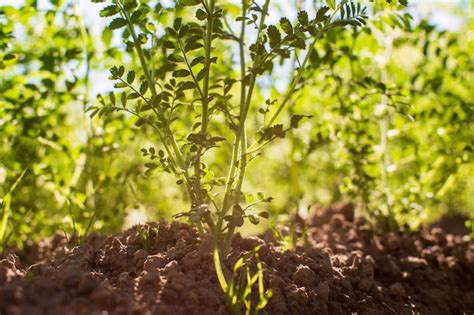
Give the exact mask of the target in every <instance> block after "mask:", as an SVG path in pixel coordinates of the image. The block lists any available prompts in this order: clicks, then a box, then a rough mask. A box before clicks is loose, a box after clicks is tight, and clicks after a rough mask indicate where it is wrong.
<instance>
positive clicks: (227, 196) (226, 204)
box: [217, 0, 270, 230]
mask: <svg viewBox="0 0 474 315" xmlns="http://www.w3.org/2000/svg"><path fill="white" fill-rule="evenodd" d="M269 5H270V0H266V1H265V4H264V5H263V8H262V15H261V18H260V25H259V28H258V33H257V36H258V37H257V43H260V42H261V40H262V33H263V28H264V26H265V18H266V16H267V14H268V7H269ZM259 60H260V58H259V56H256V58H255V60H254V63H253V66H252V70H251V74H250V82H249V87H248V91H247V95H245V98H244V99H245V102H244V103H243V101H242V99H241V104H244V105H243V106H242V105H241V109H240V118H239V127H238V128H237V132H236V134H235V138H234V143H233V145H232V158H231V163H230V166H229V173H228V176H227V181H226V186H225V192H224V200H223V202H222V209H221V210H222V211H221V213H220V215H219V219H218V221H217V228H218V229H219V230H220V229H221V228H222V223H223V219H224V216H225V215H226V213H227V212H228V211H229V208H230V206H231V199H232V193H233V186H234V181H235V174H236V172H237V169H238V165H237V161H238V155H239V151H240V140H241V138H242V133H243V132H244V129H245V120H246V118H247V113H248V110H249V107H250V103H251V100H252V93H253V89H254V87H255V82H256V79H257V66H258V64H259Z"/></svg>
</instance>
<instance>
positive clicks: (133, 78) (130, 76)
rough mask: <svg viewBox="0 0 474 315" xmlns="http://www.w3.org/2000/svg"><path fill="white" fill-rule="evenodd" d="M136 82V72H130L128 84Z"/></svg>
mask: <svg viewBox="0 0 474 315" xmlns="http://www.w3.org/2000/svg"><path fill="white" fill-rule="evenodd" d="M134 80H135V71H134V70H130V71H129V72H128V74H127V82H128V84H132V83H133V81H134Z"/></svg>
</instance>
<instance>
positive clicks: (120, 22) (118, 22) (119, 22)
mask: <svg viewBox="0 0 474 315" xmlns="http://www.w3.org/2000/svg"><path fill="white" fill-rule="evenodd" d="M125 25H127V21H125V19H122V18H116V19H114V20H113V21H112V22H110V24H109V28H110V29H111V30H116V29H119V28H121V27H124V26H125Z"/></svg>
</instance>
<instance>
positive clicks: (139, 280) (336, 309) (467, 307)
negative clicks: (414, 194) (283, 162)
mask: <svg viewBox="0 0 474 315" xmlns="http://www.w3.org/2000/svg"><path fill="white" fill-rule="evenodd" d="M297 221H298V220H297ZM299 221H300V223H299V224H300V225H301V223H303V222H302V220H299ZM306 223H307V224H308V228H307V236H308V237H307V241H306V244H305V246H298V247H297V248H296V249H295V250H283V249H282V247H281V246H279V245H278V242H276V240H275V239H274V238H273V236H272V234H271V233H270V232H267V233H265V234H264V235H262V236H261V237H247V238H243V237H241V236H240V235H236V236H235V238H234V240H233V243H232V251H231V253H230V254H229V255H228V257H226V259H225V260H224V269H225V270H224V272H225V273H227V275H228V276H229V275H230V270H232V266H233V264H234V263H235V261H236V260H237V259H238V258H239V257H241V256H242V255H243V254H245V253H247V252H248V251H250V250H251V249H253V248H254V247H255V246H257V245H260V246H261V248H260V252H259V254H260V259H261V261H262V263H263V265H264V268H265V273H264V283H265V287H266V288H271V290H272V291H273V297H272V298H271V300H270V301H269V303H268V304H267V307H266V308H265V310H264V312H265V313H267V314H354V313H357V314H464V313H468V314H469V313H473V312H474V243H473V242H472V241H469V240H468V239H467V237H465V236H463V235H460V234H447V233H446V232H444V230H443V229H442V228H440V227H433V228H430V229H428V228H425V229H423V230H421V231H419V232H416V233H412V234H407V233H405V234H402V233H389V234H378V233H376V232H374V231H373V230H372V229H371V228H370V227H369V226H368V225H367V223H366V220H365V219H364V218H363V217H355V215H354V208H353V206H352V205H351V204H335V205H333V206H331V207H329V208H319V209H317V211H315V214H314V216H312V217H311V218H310V219H309V220H308V221H307V222H306ZM295 224H296V226H298V223H295ZM300 227H301V226H300ZM227 312H228V311H227V308H226V300H225V296H224V294H223V293H222V291H221V288H220V286H219V284H218V282H217V278H216V276H215V271H214V266H213V263H212V242H211V241H210V240H209V239H204V240H201V239H200V238H199V235H198V233H197V231H196V230H195V229H194V228H193V227H190V226H189V225H187V224H184V223H181V222H176V221H174V222H171V223H165V222H164V221H162V222H159V223H150V224H147V225H145V226H135V227H133V228H131V229H129V230H127V231H125V232H123V233H120V234H116V235H113V236H109V237H102V236H97V235H91V236H89V237H88V238H87V240H86V241H85V242H84V243H83V244H82V245H81V246H75V247H74V246H71V245H70V244H67V243H66V240H65V239H64V238H62V237H59V236H57V237H55V238H53V239H52V240H51V241H49V242H43V243H39V244H36V245H34V246H31V247H29V248H27V249H26V250H25V251H23V252H21V253H17V254H13V253H5V254H3V255H2V256H0V314H2V315H7V314H173V315H178V314H227Z"/></svg>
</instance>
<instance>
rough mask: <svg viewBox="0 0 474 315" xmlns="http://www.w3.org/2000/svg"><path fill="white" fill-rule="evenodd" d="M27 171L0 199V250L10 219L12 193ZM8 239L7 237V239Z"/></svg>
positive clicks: (24, 172)
mask: <svg viewBox="0 0 474 315" xmlns="http://www.w3.org/2000/svg"><path fill="white" fill-rule="evenodd" d="M26 171H27V170H24V171H23V172H22V173H21V174H20V176H19V177H18V178H17V179H16V181H15V182H14V183H13V185H12V186H11V187H10V189H9V190H8V192H7V193H6V194H5V196H3V198H2V199H0V205H1V209H2V217H1V221H0V248H3V246H4V242H5V232H6V230H7V224H8V220H9V219H10V215H11V200H12V193H13V191H14V190H15V189H16V187H17V186H18V184H19V183H20V182H21V180H22V179H23V176H25V174H26ZM7 239H8V237H7Z"/></svg>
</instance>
